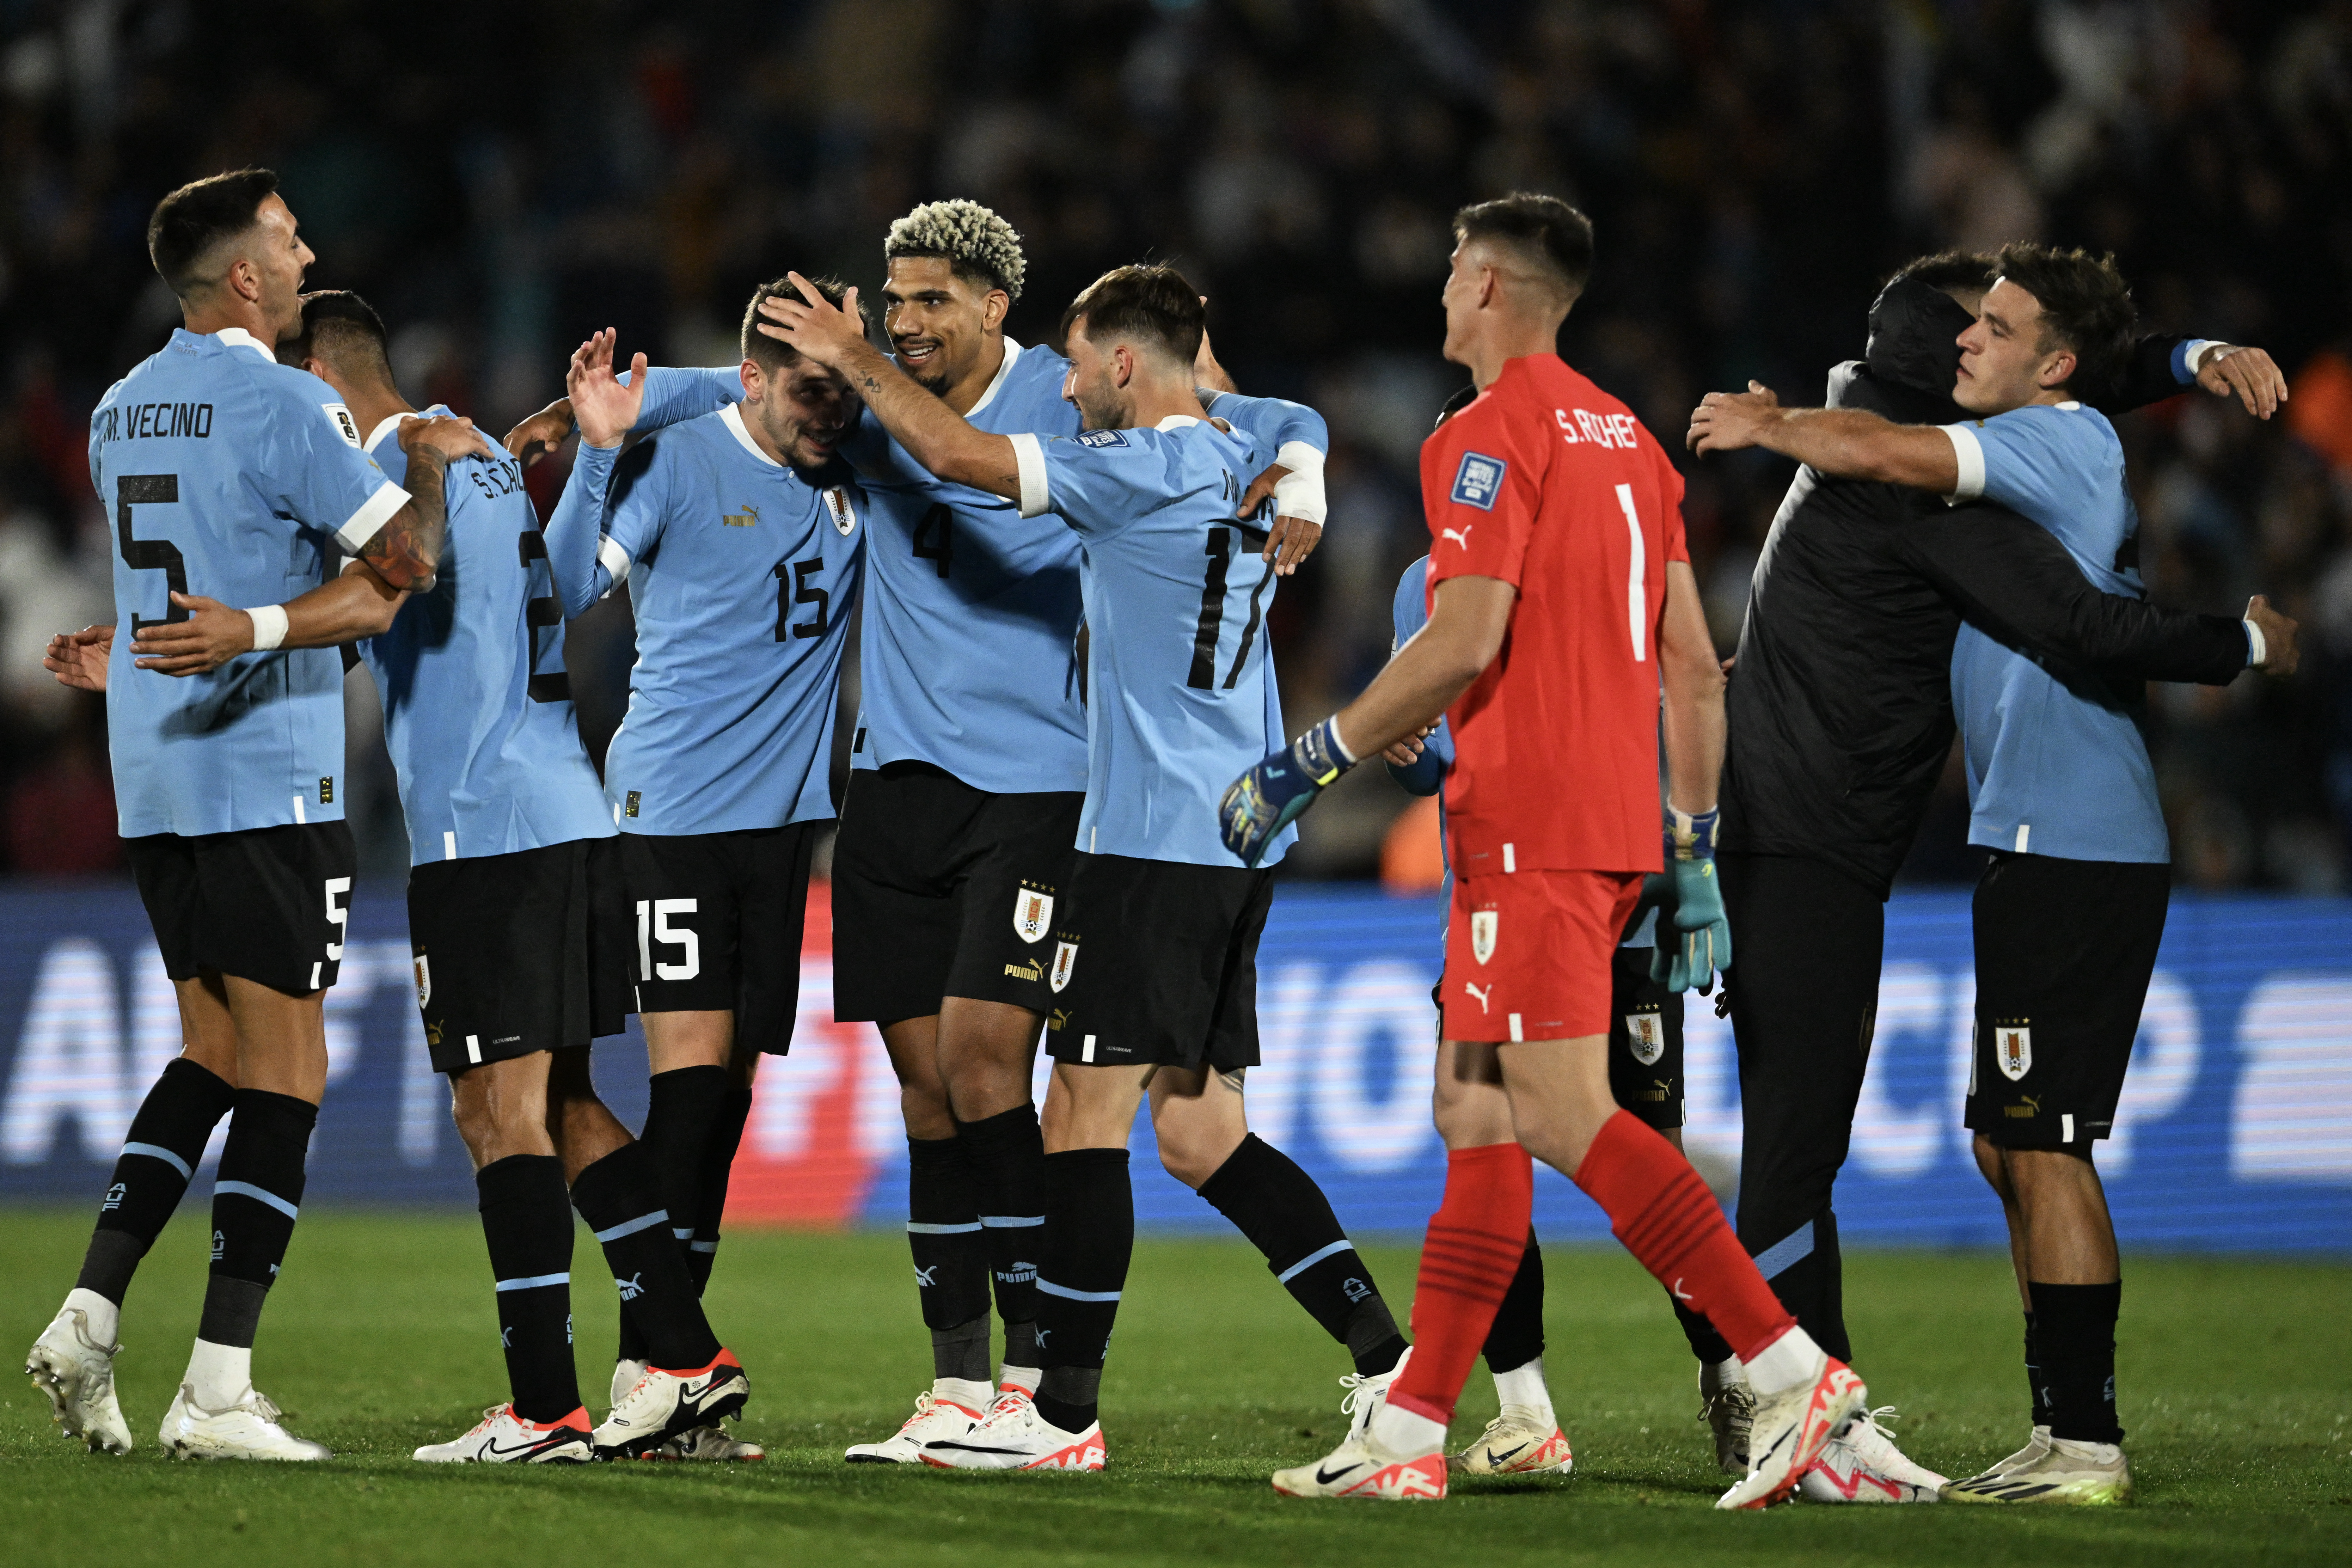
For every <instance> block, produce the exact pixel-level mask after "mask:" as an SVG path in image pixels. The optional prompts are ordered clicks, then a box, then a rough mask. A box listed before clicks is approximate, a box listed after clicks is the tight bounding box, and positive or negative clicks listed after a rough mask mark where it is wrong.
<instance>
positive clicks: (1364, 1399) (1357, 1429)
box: [1339, 1347, 1412, 1437]
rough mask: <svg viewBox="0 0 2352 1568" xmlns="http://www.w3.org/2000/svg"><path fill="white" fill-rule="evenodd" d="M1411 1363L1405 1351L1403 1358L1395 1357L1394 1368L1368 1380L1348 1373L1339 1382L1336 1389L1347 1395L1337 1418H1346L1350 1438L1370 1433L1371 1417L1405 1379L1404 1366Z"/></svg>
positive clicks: (1408, 1351) (1359, 1375) (1341, 1402)
mask: <svg viewBox="0 0 2352 1568" xmlns="http://www.w3.org/2000/svg"><path fill="white" fill-rule="evenodd" d="M1411 1360H1412V1349H1411V1348H1410V1347H1407V1349H1406V1351H1405V1352H1404V1354H1402V1355H1401V1356H1399V1357H1397V1363H1396V1365H1394V1366H1392V1367H1391V1368H1389V1369H1388V1371H1386V1372H1381V1373H1373V1374H1372V1375H1371V1376H1370V1377H1366V1376H1364V1375H1363V1374H1362V1373H1353V1372H1351V1373H1349V1374H1348V1375H1347V1376H1345V1377H1343V1378H1341V1379H1340V1380H1339V1386H1340V1387H1342V1388H1344V1389H1346V1390H1347V1391H1348V1392H1347V1394H1346V1396H1345V1397H1343V1398H1342V1399H1341V1400H1340V1401H1339V1414H1340V1415H1345V1416H1346V1417H1347V1418H1348V1436H1350V1437H1360V1436H1363V1435H1364V1434H1365V1433H1367V1432H1369V1431H1370V1430H1371V1429H1372V1417H1373V1416H1375V1415H1379V1414H1380V1413H1381V1406H1382V1405H1386V1404H1387V1403H1388V1402H1389V1390H1390V1389H1391V1387H1393V1386H1394V1385H1395V1384H1396V1380H1397V1379H1398V1378H1400V1377H1402V1376H1403V1375H1404V1363H1407V1362H1409V1361H1411Z"/></svg>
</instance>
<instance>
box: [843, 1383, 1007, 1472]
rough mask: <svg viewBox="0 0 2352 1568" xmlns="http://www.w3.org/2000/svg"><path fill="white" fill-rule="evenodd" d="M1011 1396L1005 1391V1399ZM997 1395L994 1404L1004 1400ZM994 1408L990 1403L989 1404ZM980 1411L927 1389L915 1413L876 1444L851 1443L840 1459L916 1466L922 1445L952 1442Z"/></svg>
mask: <svg viewBox="0 0 2352 1568" xmlns="http://www.w3.org/2000/svg"><path fill="white" fill-rule="evenodd" d="M1010 1397H1012V1392H1011V1391H1010V1390H1007V1391H1006V1394H1005V1395H1004V1398H1010ZM1004 1398H1000V1399H998V1400H997V1401H996V1404H998V1405H1002V1404H1003V1403H1004ZM992 1408H993V1406H992ZM980 1422H981V1413H980V1412H979V1411H977V1410H967V1409H966V1408H964V1407H963V1406H962V1405H958V1404H957V1403H956V1402H955V1401H954V1400H952V1399H941V1398H940V1396H939V1395H938V1394H933V1393H932V1392H931V1391H930V1390H929V1389H928V1388H927V1389H925V1390H923V1392H922V1393H920V1394H917V1395H915V1413H914V1414H913V1415H909V1416H908V1417H907V1419H906V1421H905V1422H904V1423H903V1424H902V1425H901V1426H899V1428H898V1430H897V1431H896V1432H893V1433H892V1434H890V1436H887V1437H885V1438H883V1439H882V1440H881V1441H880V1442H878V1443H852V1444H851V1445H850V1446H849V1447H847V1448H845V1449H844V1450H843V1451H842V1456H841V1457H842V1458H845V1459H846V1460H848V1461H849V1462H850V1463H851V1464H853V1465H919V1464H921V1463H922V1462H923V1445H924V1444H926V1443H929V1442H930V1441H932V1440H933V1439H935V1438H936V1439H938V1440H940V1441H941V1442H952V1441H954V1440H955V1439H957V1438H959V1437H961V1436H963V1435H964V1434H965V1433H967V1432H969V1431H971V1429H972V1428H973V1427H974V1426H978V1425H980Z"/></svg>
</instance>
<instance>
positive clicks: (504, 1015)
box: [278, 292, 746, 1464]
mask: <svg viewBox="0 0 2352 1568" xmlns="http://www.w3.org/2000/svg"><path fill="white" fill-rule="evenodd" d="M278 353H279V357H280V359H282V360H284V361H285V362H287V363H295V364H299V365H300V366H301V368H303V369H305V370H308V371H310V373H311V374H315V375H317V376H318V377H319V378H320V380H322V381H324V382H326V383H327V384H328V385H330V386H331V387H333V388H334V389H335V391H336V392H337V393H338V394H339V395H341V397H342V399H343V402H344V404H345V405H346V406H347V407H349V408H350V409H351V411H352V417H353V419H354V421H355V422H356V423H357V424H358V426H359V427H360V428H361V429H362V430H364V431H366V432H368V435H367V436H366V437H365V444H366V448H367V450H368V451H369V452H370V453H371V454H372V455H375V456H376V457H377V459H378V461H379V462H382V463H384V464H385V465H386V466H387V470H388V471H390V470H391V469H392V468H394V466H396V465H397V464H398V462H399V452H398V448H397V447H396V446H395V445H394V440H393V436H394V431H396V430H397V429H398V428H400V426H402V424H403V423H404V421H406V420H409V419H412V418H414V417H415V416H416V411H415V409H414V408H412V407H411V406H410V405H409V404H408V402H407V401H406V400H405V399H404V398H403V397H402V396H401V395H400V390H399V388H398V387H397V386H396V385H395V384H394V381H393V376H392V366H391V363H390V361H389V359H388V358H387V357H386V354H385V339H384V330H383V321H382V320H381V319H380V318H379V317H378V316H377V315H376V313H375V311H374V310H373V309H372V308H371V307H370V306H369V305H368V303H367V302H366V301H365V300H362V299H361V298H360V297H359V296H358V295H356V294H350V293H341V292H331V293H321V294H311V295H308V296H306V297H305V298H304V300H303V302H302V330H301V331H300V333H299V335H298V336H297V337H296V338H294V339H293V340H291V341H290V342H287V343H284V344H281V345H280V347H279V350H278ZM434 412H440V411H438V410H436V411H434ZM447 495H448V514H449V527H448V532H447V538H446V543H445V546H444V550H443V553H442V560H441V572H440V575H439V579H438V581H437V582H436V584H435V585H434V587H433V590H432V591H431V592H430V593H428V594H423V595H415V599H414V602H413V603H410V604H408V605H405V606H404V607H403V608H402V610H401V612H400V614H399V615H398V616H395V617H394V620H393V623H392V626H391V628H390V629H389V630H387V631H385V632H383V633H382V634H380V635H378V636H376V637H370V638H368V639H367V640H366V641H364V642H362V643H361V644H360V645H359V648H360V654H361V657H362V658H363V659H365V661H366V663H367V666H368V669H369V672H370V673H371V674H372V675H373V677H374V679H375V687H376V694H377V696H378V698H379V699H380V700H381V701H382V702H383V724H384V742H385V745H386V747H387V749H388V750H389V751H390V752H391V753H392V760H393V765H394V769H395V770H396V771H397V773H398V774H399V779H400V800H401V806H402V808H403V810H404V812H405V813H406V815H407V819H408V840H409V848H410V860H411V864H412V869H411V870H410V872H409V878H408V927H409V944H410V946H411V947H412V948H413V949H414V951H415V967H416V999H417V1008H418V1010H419V1012H421V1013H422V1014H423V1015H424V1024H425V1044H426V1047H427V1048H428V1049H429V1050H430V1052H431V1053H432V1058H433V1064H434V1066H435V1067H436V1068H438V1069H439V1070H440V1071H443V1072H446V1073H447V1074H448V1075H449V1089H450V1099H451V1102H452V1108H453V1111H454V1114H455V1116H456V1118H457V1131H458V1133H459V1135H460V1136H462V1137H463V1138H464V1139H465V1142H466V1147H467V1152H469V1153H471V1154H472V1156H473V1160H474V1182H475V1186H476V1188H477V1189H478V1193H479V1194H480V1199H481V1214H482V1230H483V1234H484V1237H485V1238H486V1240H487V1241H488V1245H489V1255H490V1269H491V1277H492V1279H493V1280H494V1281H495V1283H496V1297H497V1301H498V1310H499V1339H500V1343H501V1344H502V1346H503V1348H504V1351H505V1354H506V1362H507V1375H508V1381H509V1392H510V1398H509V1400H508V1402H507V1403H506V1404H504V1405H498V1406H495V1407H494V1408H492V1409H490V1410H489V1411H488V1412H486V1413H485V1415H484V1416H483V1419H482V1420H481V1421H480V1423H478V1425H477V1426H474V1427H473V1428H472V1429H471V1430H470V1431H468V1432H467V1433H465V1434H464V1435H463V1436H459V1437H457V1438H454V1439H452V1440H451V1441H449V1442H446V1443H436V1444H430V1445H427V1446H426V1447H421V1448H419V1449H417V1450H416V1458H419V1459H422V1460H426V1461H438V1462H474V1461H480V1462H488V1463H536V1464H544V1463H561V1462H577V1461H582V1460H586V1459H589V1458H593V1457H594V1455H595V1451H596V1449H598V1448H600V1447H601V1448H603V1449H604V1451H606V1452H608V1453H628V1454H638V1453H644V1452H647V1451H649V1450H654V1449H656V1448H661V1447H664V1446H666V1445H667V1446H668V1447H671V1448H673V1449H674V1448H677V1447H682V1446H684V1445H685V1444H687V1443H688V1441H689V1436H690V1435H692V1434H698V1433H708V1432H709V1431H712V1430H713V1429H715V1428H716V1426H717V1423H718V1422H719V1420H720V1419H721V1418H722V1415H725V1414H730V1413H732V1412H733V1411H735V1410H738V1409H740V1407H741V1405H742V1403H743V1398H744V1394H745V1393H746V1387H745V1384H744V1380H743V1373H742V1369H741V1367H740V1365H739V1364H737V1363H736V1361H735V1358H734V1357H733V1356H731V1355H729V1354H728V1353H727V1352H724V1351H723V1350H721V1349H720V1348H719V1343H718V1341H717V1340H716V1338H715V1337H714V1336H713V1335H712V1334H711V1332H710V1328H709V1323H708V1322H707V1321H705V1320H704V1317H703V1313H702V1305H701V1302H700V1301H699V1300H698V1299H697V1292H696V1289H695V1286H694V1281H693V1279H692V1277H691V1275H690V1274H689V1273H688V1268H687V1264H686V1257H685V1254H683V1253H682V1252H681V1251H680V1250H679V1249H678V1247H677V1245H676V1243H675V1241H674V1240H673V1238H672V1237H671V1236H670V1235H669V1234H668V1230H669V1226H668V1216H667V1214H666V1213H664V1212H663V1209H662V1204H661V1199H660V1196H659V1195H658V1194H657V1192H656V1180H655V1173H654V1171H653V1168H652V1167H651V1165H650V1163H648V1161H647V1159H646V1152H645V1150H644V1148H643V1147H642V1146H641V1145H639V1144H638V1143H637V1142H635V1140H634V1139H632V1138H631V1137H630V1136H629V1133H628V1131H627V1130H626V1129H625V1128H624V1127H623V1126H622V1125H621V1123H620V1122H619V1121H617V1120H615V1119H614V1115H613V1113H612V1112H611V1111H610V1110H606V1109H605V1107H604V1102H603V1101H602V1100H598V1099H597V1098H596V1091H595V1089H594V1087H593V1083H592V1082H591V1079H590V1075H589V1067H588V1052H589V1045H590V1041H591V1040H592V1038H593V1037H595V1036H598V1035H616V1034H619V1033H620V1032H621V1031H622V1029H623V1028H624V1027H625V1025H626V1022H627V1014H628V1011H629V1002H630V996H629V985H630V982H631V981H632V980H633V979H634V975H633V973H631V971H632V966H633V963H634V960H635V952H634V949H633V946H632V943H631V940H630V939H631V936H632V934H633V933H632V927H631V919H630V911H629V908H628V901H627V895H626V891H625V889H624V888H623V886H622V882H621V868H620V855H619V847H618V844H617V842H616V839H615V831H614V826H613V820H612V817H611V816H610V815H609V814H608V813H607V812H606V811H605V808H604V789H603V787H602V786H601V785H600V784H598V783H597V782H596V770H595V769H594V768H593V766H592V765H590V763H589V761H588V753H587V752H586V750H585V749H584V748H583V747H582V745H581V743H580V733H579V729H578V726H577V725H576V723H575V722H574V720H573V717H572V700H571V682H570V678H569V677H568V676H567V675H566V674H565V673H564V668H563V612H562V605H561V604H560V602H559V601H558V599H557V597H556V595H555V588H554V581H553V576H552V574H551V570H550V568H549V565H548V558H547V545H546V542H545V541H544V539H543V538H542V536H541V531H540V525H539V514H538V512H537V511H536V510H534V509H533V508H532V506H531V502H530V496H529V495H528V494H526V493H525V491H524V489H523V486H522V470H521V468H520V467H519V466H518V465H517V464H516V463H515V461H514V459H513V458H510V457H509V456H507V455H506V454H505V453H504V452H494V453H488V454H480V455H476V456H472V457H468V458H464V459H461V460H460V461H459V462H457V464H456V465H454V466H453V468H452V470H451V478H450V482H449V488H448V491H447ZM574 1203H577V1204H578V1205H579V1207H580V1212H581V1215H582V1216H583V1218H585V1219H586V1220H587V1221H588V1224H589V1227H590V1228H591V1229H592V1230H593V1231H595V1232H596V1234H597V1237H598V1239H599V1240H600V1241H602V1242H603V1243H604V1254H605V1258H606V1261H607V1262H608V1263H609V1264H610V1265H611V1267H612V1270H613V1278H614V1280H615V1281H616V1282H617V1283H618V1284H619V1285H620V1288H621V1297H622V1308H621V1310H622V1312H623V1313H624V1315H625V1316H626V1317H627V1318H628V1319H629V1320H630V1321H631V1322H632V1323H633V1324H634V1325H635V1330H636V1331H637V1333H638V1334H639V1335H640V1336H641V1337H642V1338H643V1340H644V1341H645V1342H646V1344H647V1345H648V1346H650V1347H652V1351H651V1356H650V1360H651V1362H652V1366H651V1368H649V1369H648V1371H647V1372H646V1375H645V1376H644V1377H643V1378H641V1379H639V1380H638V1381H637V1383H636V1384H634V1385H633V1386H632V1387H631V1388H630V1389H629V1390H627V1391H626V1393H625V1395H624V1396H623V1397H622V1398H620V1399H618V1400H616V1402H615V1403H616V1408H615V1409H614V1411H613V1413H612V1417H611V1419H610V1420H609V1421H608V1422H607V1423H606V1426H605V1429H604V1430H602V1431H598V1432H595V1433H592V1432H591V1430H590V1425H589V1421H588V1415H587V1412H586V1411H585V1410H584V1409H583V1408H582V1405H581V1399H580V1389H579V1384H578V1378H577V1375H576V1373H575V1369H574V1366H573V1363H572V1272H571V1271H572V1205H573V1204H574Z"/></svg>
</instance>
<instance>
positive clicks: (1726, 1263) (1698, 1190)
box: [1413, 1110, 1796, 1363]
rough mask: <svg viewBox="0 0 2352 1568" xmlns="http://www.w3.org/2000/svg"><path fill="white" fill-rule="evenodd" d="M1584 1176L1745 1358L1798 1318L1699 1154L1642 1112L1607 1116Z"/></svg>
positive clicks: (1615, 1222)
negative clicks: (1695, 1162) (1683, 1148)
mask: <svg viewBox="0 0 2352 1568" xmlns="http://www.w3.org/2000/svg"><path fill="white" fill-rule="evenodd" d="M1576 1184H1577V1185H1578V1186H1580V1187H1582V1188H1583V1189H1584V1190H1585V1192H1586V1193H1587V1194H1589V1195H1590V1196H1591V1199H1592V1201H1593V1202H1594V1203H1597V1204H1599V1205H1601V1207H1602V1208H1603V1209H1605V1210H1607V1211H1608V1214H1609V1227H1610V1229H1611V1230H1612V1231H1613V1232H1614V1233H1615V1234H1616V1237H1617V1239H1618V1240H1619V1241H1622V1242H1623V1243H1624V1244H1625V1250H1626V1251H1628V1252H1630V1253H1632V1254H1633V1256H1634V1257H1635V1258H1640V1259H1641V1260H1642V1267H1643V1268H1647V1269H1648V1270H1649V1271H1650V1272H1651V1273H1652V1274H1653V1275H1654V1276H1656V1278H1657V1280H1658V1283H1660V1284H1661V1285H1664V1287H1665V1288H1666V1289H1668V1290H1671V1291H1672V1292H1674V1297H1675V1300H1677V1301H1680V1302H1683V1303H1685V1304H1687V1305H1688V1306H1690V1307H1692V1308H1694V1309H1695V1310H1698V1311H1700V1312H1703V1313H1705V1314H1706V1319H1707V1321H1709V1322H1711V1323H1713V1324H1714V1325H1715V1330H1716V1332H1717V1333H1719V1334H1721V1335H1722V1336H1723V1337H1724V1339H1725V1340H1726V1341H1727V1342H1728V1343H1729V1344H1730V1346H1731V1348H1732V1349H1733V1350H1734V1351H1735V1352H1738V1355H1739V1357H1740V1359H1741V1360H1743V1361H1748V1360H1752V1359H1754V1358H1755V1356H1756V1355H1757V1354H1758V1353H1759V1352H1761V1351H1762V1350H1763V1349H1764V1348H1765V1347H1766V1346H1767V1345H1769V1344H1770V1343H1771V1342H1773V1341H1775V1340H1777V1339H1779V1338H1780V1335H1781V1334H1782V1333H1783V1332H1785V1331H1787V1330H1788V1329H1789V1328H1790V1327H1791V1326H1792V1325H1793V1324H1794V1323H1795V1321H1796V1320H1795V1319H1794V1318H1791V1317H1790V1315H1789V1310H1788V1309H1787V1308H1786V1307H1783V1306H1782V1305H1781V1304H1780V1298H1779V1297H1777V1296H1775V1295H1773V1294H1772V1288H1771V1287H1770V1286H1769V1285H1767V1284H1766V1283H1765V1282H1764V1276H1763V1275H1761V1274H1759V1273H1758V1272H1757V1270H1756V1264H1755V1260H1754V1259H1752V1258H1749V1257H1748V1249H1747V1248H1746V1247H1741V1246H1740V1245H1739V1238H1738V1237H1736V1236H1734V1235H1733V1234H1732V1231H1731V1226H1730V1223H1729V1222H1728V1221H1727V1220H1726V1219H1725V1218H1724V1217H1723V1209H1722V1207H1721V1206H1720V1205H1717V1203H1716V1201H1715V1194H1712V1193H1710V1192H1708V1191H1707V1190H1706V1183H1705V1182H1702V1181H1700V1180H1699V1179H1698V1173H1697V1172H1696V1171H1694V1170H1692V1169H1691V1167H1690V1162H1689V1161H1688V1160H1685V1159H1684V1158H1683V1156H1682V1154H1681V1152H1679V1151H1677V1150H1676V1149H1675V1146H1674V1145H1673V1144H1671V1143H1669V1142H1666V1141H1665V1140H1664V1138H1661V1137H1660V1136H1658V1134H1657V1133H1656V1132H1654V1131H1652V1130H1651V1129H1650V1128H1649V1127H1647V1126H1645V1125H1643V1122H1642V1121H1640V1120H1639V1119H1638V1118H1635V1117H1633V1116H1631V1115H1628V1114H1627V1113H1626V1112H1624V1111H1622V1110H1621V1111H1619V1112H1617V1114H1616V1115H1614V1116H1612V1117H1611V1118H1610V1119H1609V1120H1608V1121H1606V1122H1605V1123H1603V1124H1602V1126H1601V1133H1600V1136H1598V1137H1596V1138H1595V1139H1593V1141H1592V1147H1591V1149H1589V1150H1587V1151H1586V1152H1585V1155H1584V1163H1582V1164H1580V1165H1579V1166H1577V1168H1576ZM1449 1191H1450V1189H1449ZM1420 1359H1421V1358H1420V1357H1419V1356H1418V1355H1416V1356H1415V1357H1414V1358H1413V1360H1414V1362H1415V1363H1418V1362H1419V1361H1420Z"/></svg>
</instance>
